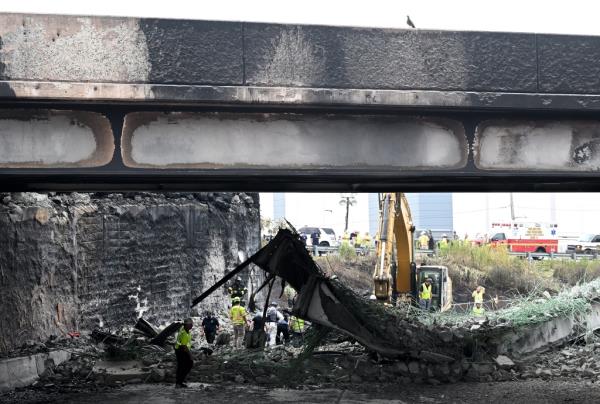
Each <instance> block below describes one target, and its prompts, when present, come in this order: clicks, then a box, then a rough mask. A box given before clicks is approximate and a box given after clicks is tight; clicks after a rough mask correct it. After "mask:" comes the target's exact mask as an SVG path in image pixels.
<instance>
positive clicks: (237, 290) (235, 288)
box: [228, 276, 248, 305]
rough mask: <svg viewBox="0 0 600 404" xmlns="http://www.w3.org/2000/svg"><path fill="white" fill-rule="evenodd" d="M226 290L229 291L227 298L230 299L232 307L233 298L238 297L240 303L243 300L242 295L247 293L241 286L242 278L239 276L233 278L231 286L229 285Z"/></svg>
mask: <svg viewBox="0 0 600 404" xmlns="http://www.w3.org/2000/svg"><path fill="white" fill-rule="evenodd" d="M228 290H229V296H230V297H231V303H232V305H233V299H234V298H236V297H239V298H240V302H241V301H242V300H243V299H244V295H245V294H246V292H247V291H248V289H246V288H245V287H244V285H243V284H242V278H241V277H239V276H238V277H236V278H235V281H234V282H233V285H231V286H230V287H229V289H228Z"/></svg>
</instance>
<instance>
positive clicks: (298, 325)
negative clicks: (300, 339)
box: [290, 316, 304, 332]
mask: <svg viewBox="0 0 600 404" xmlns="http://www.w3.org/2000/svg"><path fill="white" fill-rule="evenodd" d="M290 325H291V327H292V331H293V332H303V331H304V320H302V319H301V318H297V317H294V316H292V317H291V318H290Z"/></svg>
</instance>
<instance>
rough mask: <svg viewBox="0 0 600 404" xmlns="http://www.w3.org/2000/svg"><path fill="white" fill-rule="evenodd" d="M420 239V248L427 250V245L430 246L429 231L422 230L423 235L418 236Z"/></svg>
mask: <svg viewBox="0 0 600 404" xmlns="http://www.w3.org/2000/svg"><path fill="white" fill-rule="evenodd" d="M418 241H419V248H420V249H421V250H426V249H427V247H429V236H427V233H426V232H424V231H422V232H421V235H420V236H419V238H418Z"/></svg>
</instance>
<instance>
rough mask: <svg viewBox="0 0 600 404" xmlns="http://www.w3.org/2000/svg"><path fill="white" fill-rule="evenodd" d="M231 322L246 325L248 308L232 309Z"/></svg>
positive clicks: (237, 307) (235, 307)
mask: <svg viewBox="0 0 600 404" xmlns="http://www.w3.org/2000/svg"><path fill="white" fill-rule="evenodd" d="M230 317H231V322H232V323H233V324H234V325H244V324H245V323H246V308H244V307H242V306H233V307H232V308H231V313H230Z"/></svg>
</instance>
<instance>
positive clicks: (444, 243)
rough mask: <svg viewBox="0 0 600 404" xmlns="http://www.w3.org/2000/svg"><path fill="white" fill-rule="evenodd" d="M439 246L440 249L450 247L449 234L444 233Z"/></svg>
mask: <svg viewBox="0 0 600 404" xmlns="http://www.w3.org/2000/svg"><path fill="white" fill-rule="evenodd" d="M438 246H439V248H440V250H445V249H446V248H448V235H447V234H443V235H442V239H441V240H440V242H439V243H438Z"/></svg>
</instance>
